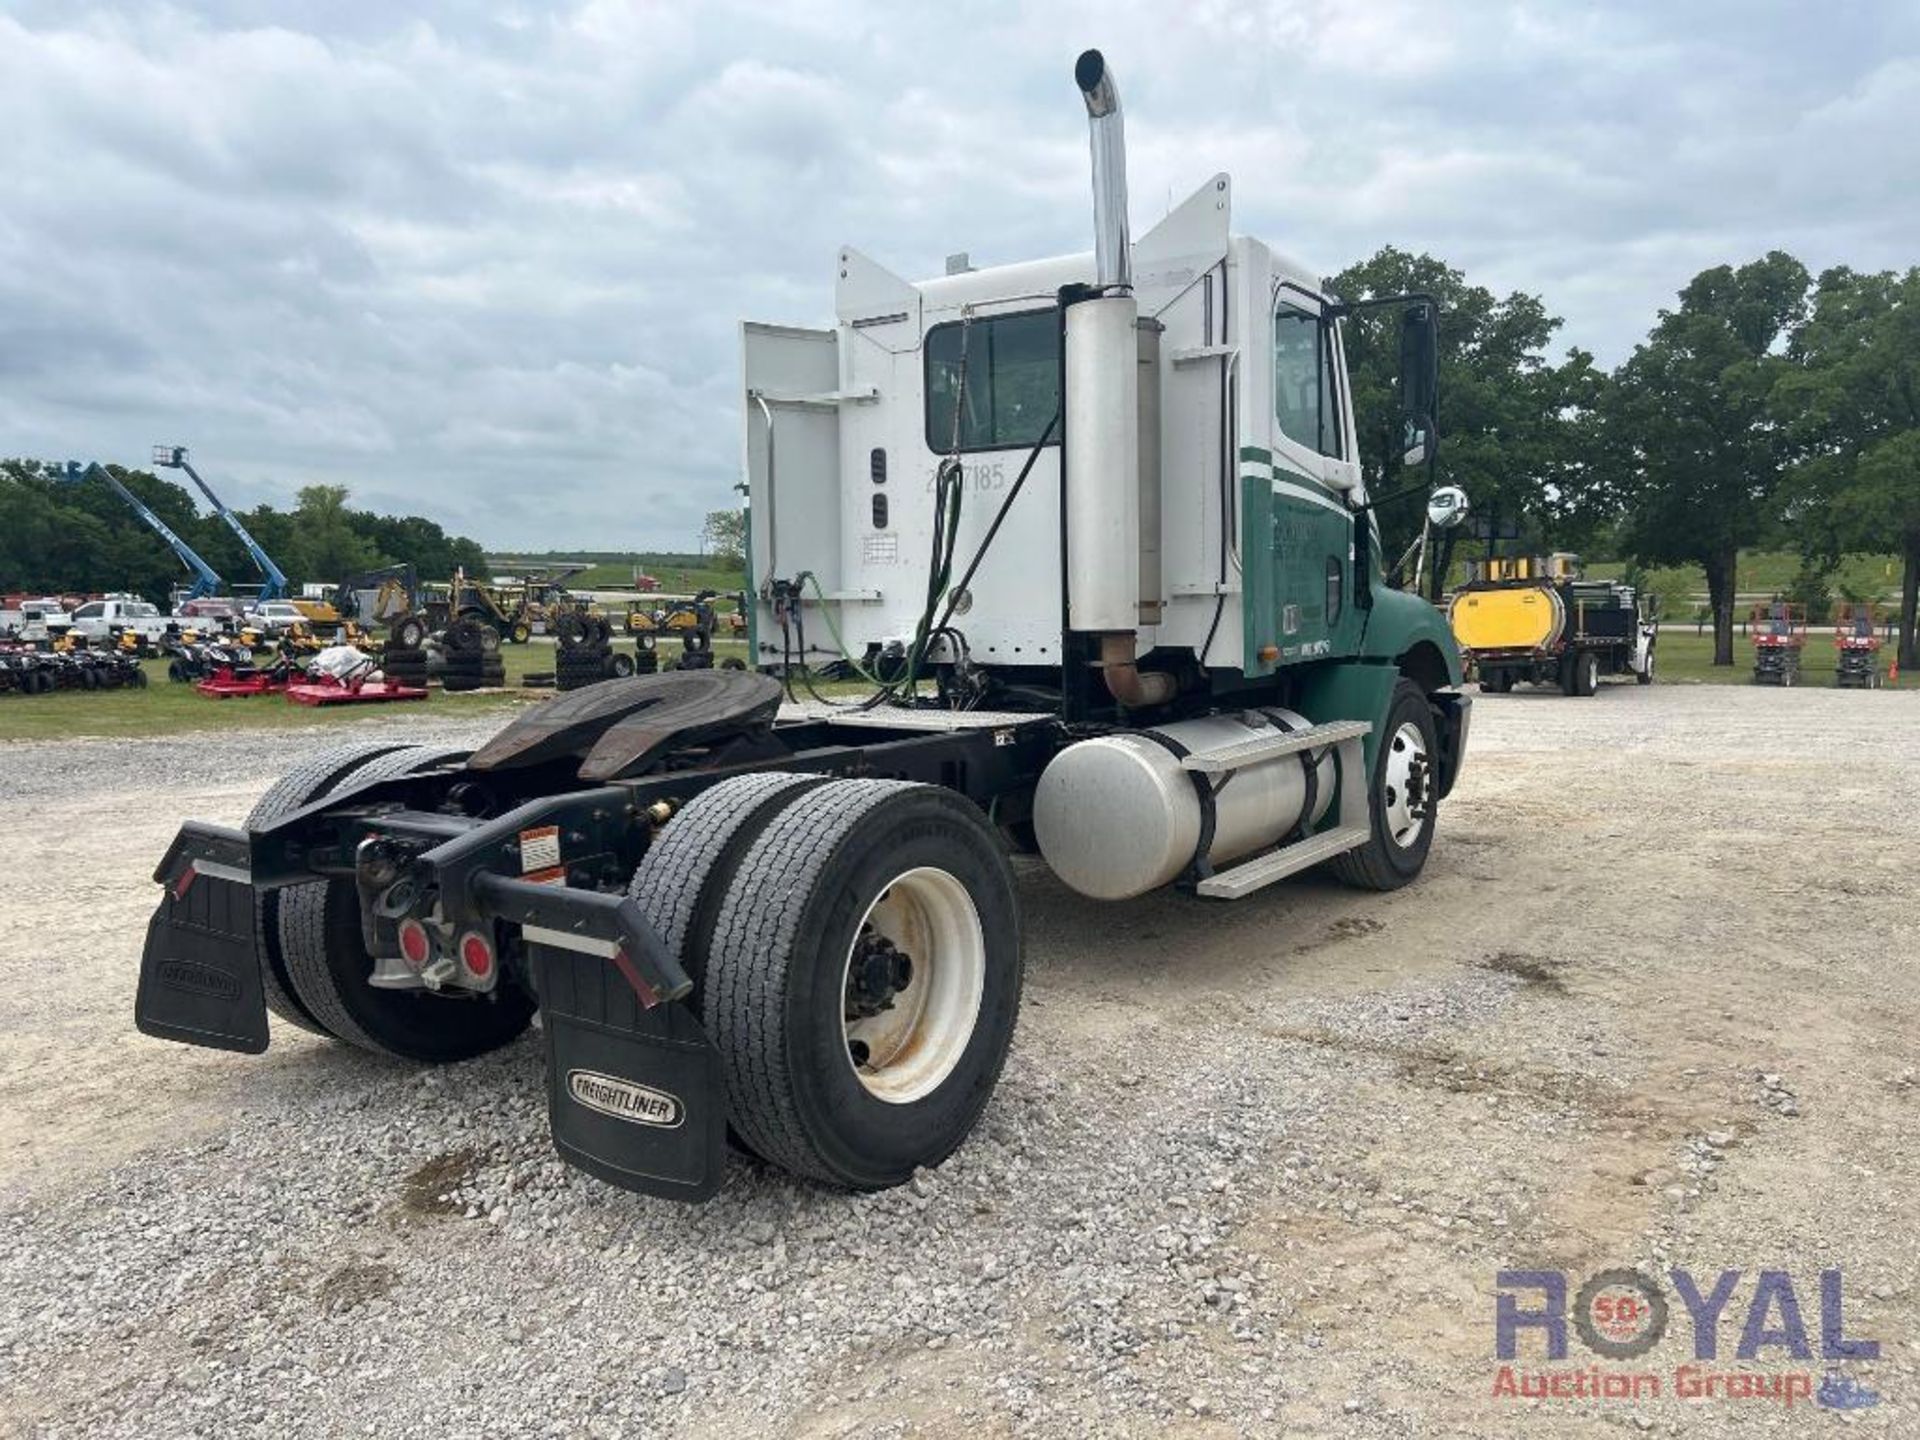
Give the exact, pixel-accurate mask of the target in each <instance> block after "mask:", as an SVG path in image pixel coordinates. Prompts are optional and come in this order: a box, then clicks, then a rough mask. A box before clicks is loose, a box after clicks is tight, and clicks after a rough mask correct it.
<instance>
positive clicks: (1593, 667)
mask: <svg viewBox="0 0 1920 1440" xmlns="http://www.w3.org/2000/svg"><path fill="white" fill-rule="evenodd" d="M1580 663H1581V665H1583V666H1584V667H1585V668H1586V679H1587V689H1589V690H1592V689H1594V688H1595V687H1596V686H1598V685H1599V683H1600V657H1599V656H1598V655H1595V654H1593V653H1592V652H1591V651H1589V652H1588V653H1587V654H1586V656H1585V657H1584V658H1583V659H1582V660H1581V662H1580Z"/></svg>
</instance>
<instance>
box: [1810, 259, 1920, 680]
mask: <svg viewBox="0 0 1920 1440" xmlns="http://www.w3.org/2000/svg"><path fill="white" fill-rule="evenodd" d="M1788 354H1789V356H1790V358H1791V359H1792V361H1793V368H1792V369H1791V371H1790V372H1789V373H1788V374H1787V375H1786V376H1784V377H1783V378H1782V380H1781V381H1780V384H1779V385H1778V386H1777V387H1776V389H1775V392H1774V408H1775V411H1776V413H1777V414H1778V415H1779V416H1780V418H1781V420H1782V421H1783V423H1784V425H1785V427H1786V430H1787V433H1788V436H1789V439H1790V441H1791V443H1792V445H1793V453H1794V461H1795V463H1794V466H1793V470H1792V474H1791V482H1790V485H1789V487H1788V490H1789V493H1788V496H1787V510H1788V513H1789V515H1790V516H1791V517H1792V518H1793V520H1794V521H1795V522H1796V524H1797V526H1798V527H1799V528H1800V529H1801V531H1802V533H1803V536H1804V544H1805V548H1807V550H1808V551H1809V553H1810V554H1815V555H1818V556H1819V557H1820V558H1821V559H1822V560H1823V561H1824V562H1825V563H1827V564H1828V565H1831V564H1832V562H1833V561H1834V560H1835V559H1837V557H1838V555H1839V554H1840V553H1841V552H1843V551H1869V552H1871V551H1884V550H1886V549H1889V548H1891V549H1894V550H1897V551H1898V552H1899V554H1900V557H1901V580H1900V643H1899V651H1898V653H1899V659H1900V664H1901V666H1902V667H1903V668H1912V667H1913V666H1914V665H1915V664H1916V640H1915V634H1914V630H1915V618H1916V617H1915V611H1916V608H1920V269H1915V270H1909V271H1908V272H1907V273H1906V274H1905V275H1898V274H1894V273H1892V272H1883V273H1880V274H1857V273H1855V272H1854V271H1852V270H1848V269H1845V268H1844V267H1843V268H1838V269H1833V270H1828V271H1826V272H1825V273H1824V274H1822V275H1821V276H1820V280H1819V284H1818V285H1817V286H1816V287H1815V290H1814V296H1813V304H1812V308H1811V311H1810V313H1809V314H1808V317H1807V321H1806V323H1805V324H1804V325H1803V326H1801V327H1800V329H1799V331H1798V333H1797V334H1796V335H1795V336H1794V338H1793V343H1792V344H1791V345H1790V346H1789V349H1788Z"/></svg>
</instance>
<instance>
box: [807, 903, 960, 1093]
mask: <svg viewBox="0 0 1920 1440" xmlns="http://www.w3.org/2000/svg"><path fill="white" fill-rule="evenodd" d="M869 934H877V935H880V936H883V937H885V938H886V939H887V940H890V941H892V942H893V944H894V945H895V946H897V947H898V948H899V949H900V950H901V951H903V952H905V954H906V955H907V957H908V959H909V961H910V963H911V966H912V975H911V977H910V978H909V980H908V982H907V984H906V985H904V986H902V987H901V988H900V989H898V990H896V991H894V993H893V1005H892V1007H891V1008H890V1009H886V1010H882V1011H881V1012H880V1013H879V1014H878V1015H868V1016H862V1017H860V1018H858V1019H848V1018H846V1008H845V999H844V997H845V995H846V993H847V987H848V984H849V981H850V980H851V977H852V973H853V961H854V956H855V953H856V952H857V951H858V950H859V948H860V944H861V940H862V939H863V938H864V937H866V936H867V935H869ZM986 985H987V941H986V933H985V931H984V930H983V929H982V928H981V925H980V912H979V911H978V909H976V908H975V906H974V903H973V896H972V895H970V894H968V893H967V887H966V886H965V885H964V884H962V883H961V882H960V880H959V879H958V878H957V877H955V876H953V875H951V874H949V873H948V872H947V871H945V870H941V869H938V868H937V867H934V866H930V865H923V866H920V867H918V868H916V869H912V870H908V871H905V872H903V873H902V874H899V875H896V876H895V877H894V878H893V879H892V880H891V881H889V882H888V883H887V884H886V885H884V886H882V887H881V889H880V893H879V895H878V896H876V897H875V898H874V901H873V903H872V904H871V905H869V906H868V907H867V912H866V914H865V915H863V916H861V917H860V925H859V927H858V928H857V929H856V930H855V932H854V938H853V940H852V942H851V943H850V944H849V945H848V946H847V958H846V961H845V962H844V963H843V965H842V966H841V971H840V994H841V997H842V1009H841V1022H840V1023H841V1029H842V1032H843V1033H842V1037H841V1039H842V1043H841V1051H840V1053H841V1054H843V1055H844V1056H846V1058H847V1066H848V1068H849V1069H851V1070H852V1071H853V1076H854V1079H856V1080H858V1081H859V1082H860V1085H861V1088H862V1089H864V1090H865V1091H866V1092H867V1093H868V1094H869V1095H871V1096H873V1097H874V1098H875V1099H876V1100H883V1101H885V1102H886V1103H888V1104H890V1105H910V1104H912V1103H913V1102H914V1101H916V1100H920V1099H924V1098H925V1097H926V1096H928V1095H931V1094H932V1093H933V1092H934V1091H935V1090H937V1089H939V1088H940V1086H941V1085H942V1084H943V1083H944V1082H945V1081H946V1079H947V1077H948V1076H950V1075H951V1074H953V1072H954V1069H955V1068H956V1067H957V1066H958V1065H959V1064H960V1059H961V1057H962V1056H963V1055H965V1054H966V1051H967V1044H968V1042H969V1041H970V1040H972V1038H973V1031H974V1026H975V1025H976V1024H977V1023H978V1022H979V1019H980V1001H981V997H982V996H983V995H984V994H985V992H986ZM856 1042H858V1043H859V1044H861V1045H864V1046H865V1047H866V1053H867V1059H866V1063H865V1064H858V1063H856V1062H855V1060H854V1046H855V1043H856Z"/></svg>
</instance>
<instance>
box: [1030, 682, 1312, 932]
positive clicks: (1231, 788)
mask: <svg viewBox="0 0 1920 1440" xmlns="http://www.w3.org/2000/svg"><path fill="white" fill-rule="evenodd" d="M1306 728H1307V721H1306V719H1305V718H1304V717H1302V716H1300V715H1297V714H1295V713H1294V712H1292V711H1290V710H1280V709H1265V710H1257V711H1246V712H1244V713H1240V714H1232V715H1209V716H1206V717H1205V718H1203V719H1199V720H1182V721H1180V722H1178V723H1177V724H1173V725H1162V726H1160V727H1158V728H1157V729H1155V730H1152V731H1134V732H1127V733H1123V734H1115V735H1102V736H1099V737H1097V738H1095V739H1092V740H1082V741H1080V742H1079V743H1077V744H1074V745H1069V746H1068V747H1067V748H1066V749H1064V750H1062V751H1061V752H1060V753H1059V754H1058V755H1056V756H1054V757H1053V759H1052V761H1051V762H1049V764H1048V765H1047V768H1046V770H1045V771H1043V772H1042V773H1041V776H1040V784H1039V787H1038V789H1037V790H1036V792H1035V794H1034V800H1033V828H1034V834H1035V837H1036V838H1037V839H1038V841H1039V844H1040V854H1041V855H1042V856H1043V857H1044V858H1045V860H1046V862H1047V864H1048V865H1049V866H1051V867H1052V869H1053V872H1054V873H1055V874H1056V875H1058V876H1059V877H1060V878H1061V880H1063V881H1064V882H1065V883H1066V884H1068V885H1069V886H1071V887H1072V888H1073V889H1075V890H1077V891H1079V892H1080V893H1081V894H1082V895H1089V896H1092V897H1093V898H1094V899H1096V900H1125V899H1127V898H1129V897H1130V896H1134V895H1143V894H1145V893H1146V892H1147V891H1149V890H1155V889H1158V888H1159V887H1160V886H1162V885H1166V884H1170V883H1171V882H1172V881H1174V880H1176V879H1178V878H1179V876H1180V874H1181V872H1182V871H1184V870H1185V869H1186V868H1187V866H1188V865H1189V864H1190V863H1192V861H1193V859H1194V853H1195V851H1196V850H1198V849H1199V848H1200V846H1201V841H1202V831H1203V829H1204V823H1203V811H1202V805H1201V800H1200V793H1199V790H1198V788H1197V787H1196V786H1195V783H1194V781H1195V778H1196V777H1195V775H1194V772H1192V771H1190V770H1187V769H1185V768H1183V767H1182V765H1181V763H1180V754H1178V753H1176V751H1182V752H1185V753H1187V754H1193V755H1204V754H1208V753H1210V752H1215V751H1220V750H1225V749H1227V748H1229V747H1231V746H1234V745H1239V744H1242V743H1244V742H1245V741H1247V740H1249V739H1254V738H1257V737H1259V736H1261V735H1263V734H1268V733H1272V732H1275V731H1292V730H1304V729H1306ZM1156 736H1158V737H1160V738H1159V739H1156V738H1154V737H1156ZM1167 742H1172V743H1171V744H1169V743H1167ZM1309 773H1311V775H1312V780H1311V782H1310V781H1309V779H1308V776H1309ZM1336 773H1337V772H1336V762H1335V760H1334V757H1333V752H1332V750H1331V749H1330V748H1323V749H1322V750H1321V751H1320V753H1319V757H1318V758H1317V759H1313V758H1310V757H1309V755H1308V753H1307V752H1303V751H1296V752H1294V753H1292V754H1288V755H1281V756H1278V757H1276V758H1274V759H1272V760H1267V761H1263V762H1261V763H1259V764H1255V765H1248V766H1244V767H1243V768H1241V769H1238V770H1235V771H1233V772H1232V773H1231V778H1229V779H1228V780H1227V782H1226V783H1225V784H1224V785H1222V784H1221V778H1222V777H1219V776H1207V777H1202V778H1204V779H1206V780H1207V782H1208V783H1209V784H1211V785H1212V786H1213V787H1214V794H1213V809H1214V822H1213V835H1212V839H1211V842H1210V843H1209V844H1208V846H1207V859H1208V862H1209V863H1210V864H1212V865H1213V866H1215V867H1219V866H1222V865H1224V864H1226V863H1227V862H1228V861H1231V860H1235V859H1238V858H1239V857H1241V856H1243V855H1250V854H1252V853H1254V852H1255V851H1257V850H1264V849H1266V848H1267V847H1268V846H1270V845H1273V844H1274V843H1276V842H1277V841H1279V840H1280V839H1281V838H1282V837H1283V836H1285V835H1286V834H1288V832H1290V831H1292V830H1293V829H1294V828H1295V827H1297V826H1298V825H1299V824H1300V820H1301V816H1302V813H1303V812H1306V813H1307V819H1308V821H1309V823H1310V824H1318V823H1319V821H1320V819H1321V817H1323V816H1324V815H1325V814H1326V812H1327V806H1328V804H1329V803H1330V802H1331V801H1332V798H1333V790H1334V782H1335V778H1336Z"/></svg>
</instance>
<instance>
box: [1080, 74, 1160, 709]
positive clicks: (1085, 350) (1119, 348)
mask: <svg viewBox="0 0 1920 1440" xmlns="http://www.w3.org/2000/svg"><path fill="white" fill-rule="evenodd" d="M1073 80H1074V84H1075V85H1077V86H1078V87H1079V89H1080V98H1081V99H1082V100H1083V101H1085V102H1086V107H1087V129H1088V145H1089V148H1090V151H1091V154H1092V159H1093V236H1094V272H1095V277H1096V284H1095V287H1094V289H1093V290H1092V291H1091V292H1090V293H1086V294H1084V296H1083V297H1081V298H1075V299H1074V300H1073V301H1072V302H1071V303H1070V304H1068V306H1067V311H1066V316H1065V321H1064V324H1065V330H1066V397H1065V402H1064V409H1065V413H1066V447H1067V453H1066V492H1067V504H1066V512H1067V513H1066V521H1067V614H1068V624H1069V626H1070V627H1071V628H1072V629H1073V630H1074V631H1076V632H1079V633H1082V634H1090V635H1097V636H1098V637H1099V638H1098V654H1099V656H1100V660H1099V664H1100V671H1101V675H1102V678H1103V679H1104V680H1105V682H1106V687H1107V692H1108V693H1109V694H1110V695H1112V696H1113V698H1114V699H1115V700H1116V701H1118V702H1119V703H1120V704H1121V705H1123V706H1126V707H1129V708H1141V707H1146V706H1153V705H1164V704H1165V703H1166V702H1167V701H1169V700H1171V699H1172V698H1173V696H1174V690H1175V681H1174V677H1173V676H1171V675H1167V674H1162V673H1148V672H1143V671H1141V670H1140V669H1139V668H1138V666H1137V665H1136V664H1135V660H1136V653H1135V652H1136V651H1137V649H1138V640H1137V636H1136V633H1135V632H1136V628H1137V627H1138V625H1139V623H1140V611H1141V603H1140V602H1141V594H1140V572H1141V564H1140V510H1141V506H1140V371H1141V368H1142V367H1141V364H1140V337H1139V332H1138V326H1139V319H1140V310H1139V306H1138V305H1137V304H1136V303H1135V301H1134V298H1133V258H1132V253H1131V252H1132V247H1131V242H1130V240H1129V237H1128V235H1127V142H1126V132H1125V130H1124V128H1123V121H1122V117H1121V110H1120V91H1119V87H1118V86H1116V85H1115V84H1114V79H1113V72H1112V71H1111V70H1110V69H1108V68H1107V62H1106V59H1105V57H1103V56H1102V55H1101V54H1100V52H1099V51H1098V50H1088V51H1087V52H1086V53H1084V54H1083V55H1081V57H1080V59H1079V60H1078V61H1077V62H1076V63H1075V65H1074V67H1073ZM1154 538H1155V549H1156V551H1157V549H1158V539H1159V537H1158V536H1157V535H1156V536H1155V537H1154ZM1156 598H1157V597H1156Z"/></svg>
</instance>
